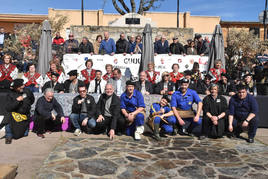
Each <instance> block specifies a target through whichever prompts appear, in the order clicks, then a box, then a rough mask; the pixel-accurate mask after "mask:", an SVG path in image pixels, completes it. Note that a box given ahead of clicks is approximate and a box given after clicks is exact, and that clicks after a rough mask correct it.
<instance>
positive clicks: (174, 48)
mask: <svg viewBox="0 0 268 179" xmlns="http://www.w3.org/2000/svg"><path fill="white" fill-rule="evenodd" d="M169 49H170V53H172V54H181V55H186V50H185V49H184V47H183V45H182V44H181V43H179V41H178V37H174V38H173V43H171V44H170V46H169Z"/></svg>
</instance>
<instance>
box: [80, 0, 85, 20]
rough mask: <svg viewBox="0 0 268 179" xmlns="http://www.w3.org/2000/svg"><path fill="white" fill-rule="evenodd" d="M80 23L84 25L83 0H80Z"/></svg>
mask: <svg viewBox="0 0 268 179" xmlns="http://www.w3.org/2000/svg"><path fill="white" fill-rule="evenodd" d="M81 25H84V0H81Z"/></svg>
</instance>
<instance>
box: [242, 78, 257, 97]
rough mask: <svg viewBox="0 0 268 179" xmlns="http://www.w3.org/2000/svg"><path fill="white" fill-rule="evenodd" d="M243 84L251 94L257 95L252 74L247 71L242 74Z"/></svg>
mask: <svg viewBox="0 0 268 179" xmlns="http://www.w3.org/2000/svg"><path fill="white" fill-rule="evenodd" d="M243 79H244V81H243V84H244V85H245V86H246V87H247V92H248V93H249V94H251V95H253V96H257V88H256V85H255V83H254V81H253V78H252V74H251V73H247V74H245V75H244V76H243Z"/></svg>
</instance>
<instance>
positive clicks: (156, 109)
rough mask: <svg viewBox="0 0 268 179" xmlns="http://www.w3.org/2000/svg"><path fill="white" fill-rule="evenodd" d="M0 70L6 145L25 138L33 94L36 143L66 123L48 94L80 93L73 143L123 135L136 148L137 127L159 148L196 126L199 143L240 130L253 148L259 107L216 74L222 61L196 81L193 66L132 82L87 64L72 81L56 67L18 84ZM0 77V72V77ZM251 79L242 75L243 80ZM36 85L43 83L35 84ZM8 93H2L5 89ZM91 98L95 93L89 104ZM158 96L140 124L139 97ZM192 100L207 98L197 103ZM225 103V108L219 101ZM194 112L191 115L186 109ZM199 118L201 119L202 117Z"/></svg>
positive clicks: (240, 87)
mask: <svg viewBox="0 0 268 179" xmlns="http://www.w3.org/2000/svg"><path fill="white" fill-rule="evenodd" d="M4 62H5V63H4V64H3V65H1V73H0V77H1V81H0V83H1V86H2V85H6V87H10V88H11V89H12V90H11V92H10V93H9V94H8V95H7V100H6V101H7V105H6V110H7V114H6V115H5V118H4V120H3V121H2V123H1V126H2V127H3V126H5V129H6V143H7V144H10V143H11V141H12V139H13V138H15V139H17V138H20V137H23V136H27V135H28V130H29V128H28V127H29V119H30V109H31V105H32V104H33V103H34V101H35V99H34V95H33V92H37V91H40V89H41V90H42V92H43V93H44V96H42V97H40V98H39V99H37V102H36V105H35V113H34V117H33V120H34V123H35V129H34V131H35V132H36V133H37V135H38V136H39V137H41V138H44V137H45V136H44V134H45V132H50V131H53V130H54V129H55V128H56V126H57V125H60V124H62V123H64V122H65V120H66V118H65V117H66V116H65V115H64V113H63V109H62V107H61V105H60V104H59V103H58V102H57V100H56V98H55V97H54V93H62V92H65V93H79V95H78V96H76V97H75V98H74V99H73V104H72V113H71V114H70V115H69V118H70V120H71V122H72V124H73V127H74V135H76V136H79V135H80V134H81V132H82V131H84V132H86V133H97V132H99V131H101V132H105V133H107V134H108V135H109V137H110V138H111V139H113V138H114V136H115V134H117V135H121V134H127V135H130V136H133V137H134V138H135V139H136V140H140V139H141V134H142V133H143V132H144V122H148V125H149V126H150V127H151V129H152V130H153V137H154V138H155V139H156V140H161V137H164V136H166V135H176V134H177V133H180V134H183V135H194V134H196V133H195V130H197V128H198V127H200V125H201V126H202V132H201V134H198V135H199V138H200V139H204V138H206V137H222V136H223V135H224V134H225V132H227V131H229V132H231V133H233V134H234V135H235V136H239V135H240V133H241V132H242V131H243V130H244V129H245V128H247V129H248V142H250V143H252V142H254V137H255V134H256V130H257V126H258V105H257V102H256V100H255V98H254V97H253V96H252V94H254V91H253V92H251V91H250V89H249V85H248V84H247V83H246V80H245V83H240V84H235V82H232V81H229V79H228V77H227V75H226V72H225V70H224V69H223V68H221V61H220V60H217V61H216V62H215V68H212V69H210V71H209V73H208V74H207V75H205V77H203V74H202V73H200V72H199V70H198V65H194V68H193V70H192V71H186V72H184V74H182V73H180V72H179V65H178V64H174V65H173V66H172V68H173V72H171V73H168V72H163V73H162V75H161V78H160V73H159V72H156V71H155V70H154V64H153V63H150V64H148V70H147V71H144V72H140V75H139V76H140V78H139V81H135V82H134V81H131V80H129V79H127V78H126V77H125V76H123V75H122V73H121V70H120V69H118V68H114V69H113V67H112V65H106V73H105V74H104V75H102V72H101V71H99V70H95V69H93V68H92V67H93V61H92V60H90V59H89V60H87V61H86V62H85V66H86V69H85V70H82V71H81V75H78V72H77V70H72V71H70V72H69V73H68V75H69V79H67V80H65V76H64V73H63V71H62V69H61V68H60V66H59V64H57V62H55V61H52V62H51V63H50V71H49V72H48V73H47V74H46V77H45V78H44V79H42V76H41V75H40V74H38V73H37V72H35V67H34V65H32V64H31V65H29V72H27V73H26V74H24V76H23V78H22V79H17V78H16V68H15V67H13V66H12V64H10V56H9V55H5V56H4ZM3 69H4V70H3ZM248 76H250V75H248V74H246V77H245V79H246V78H247V77H248ZM39 79H40V81H42V80H43V81H44V82H43V83H40V82H39ZM8 85H9V86H8ZM90 93H99V94H100V97H99V100H98V101H95V99H94V98H93V96H91V95H90ZM153 93H155V94H161V95H162V98H161V100H160V101H159V102H157V103H153V104H152V105H151V108H150V115H149V117H148V120H146V119H147V116H146V111H145V102H144V98H143V96H144V95H148V94H153ZM198 93H201V94H204V95H206V97H205V98H204V99H203V101H202V100H201V99H200V97H199V95H198ZM221 94H224V95H230V96H232V97H231V99H230V101H229V107H228V104H227V100H226V98H225V97H223V96H221ZM194 103H196V104H197V110H196V111H194V110H193V107H192V105H193V104H194ZM202 111H203V115H202Z"/></svg>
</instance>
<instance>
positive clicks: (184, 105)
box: [170, 79, 202, 135]
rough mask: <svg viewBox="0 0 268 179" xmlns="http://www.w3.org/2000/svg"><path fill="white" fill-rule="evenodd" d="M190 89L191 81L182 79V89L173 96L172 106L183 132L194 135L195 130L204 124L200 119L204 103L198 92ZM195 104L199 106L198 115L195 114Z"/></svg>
mask: <svg viewBox="0 0 268 179" xmlns="http://www.w3.org/2000/svg"><path fill="white" fill-rule="evenodd" d="M188 87H189V80H188V79H182V80H181V83H180V88H179V89H178V91H175V92H174V93H173V94H172V97H171V103H170V104H171V107H172V110H173V112H174V115H175V117H176V118H177V120H178V123H179V125H180V126H181V129H182V132H183V133H185V132H187V133H188V134H189V135H192V132H193V130H194V128H195V127H196V126H198V125H201V122H202V121H201V119H200V118H199V117H200V114H201V110H202V101H201V99H200V98H199V96H198V94H197V93H196V91H194V90H192V89H188ZM193 103H196V104H197V112H196V113H194V111H193V109H192V105H193ZM187 123H188V124H189V125H188V124H187ZM187 125H188V127H187ZM186 127H187V129H186Z"/></svg>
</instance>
